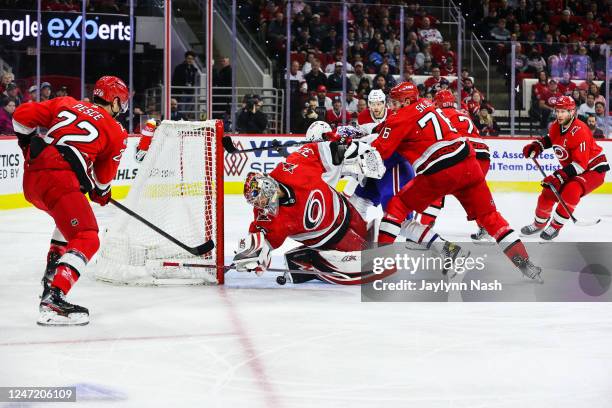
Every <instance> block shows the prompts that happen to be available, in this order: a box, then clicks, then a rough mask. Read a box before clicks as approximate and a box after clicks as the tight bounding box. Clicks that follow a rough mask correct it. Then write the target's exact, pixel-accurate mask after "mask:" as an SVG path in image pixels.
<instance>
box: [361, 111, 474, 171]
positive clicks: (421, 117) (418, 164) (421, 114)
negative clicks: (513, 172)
mask: <svg viewBox="0 0 612 408" xmlns="http://www.w3.org/2000/svg"><path fill="white" fill-rule="evenodd" d="M379 129H380V132H379V136H378V138H377V139H376V140H375V141H374V142H372V146H373V147H374V148H376V149H377V150H378V151H379V152H380V155H381V156H382V158H383V159H387V158H389V156H391V155H392V154H393V153H394V152H395V151H397V152H398V153H399V154H401V155H402V156H403V157H405V158H406V159H407V160H408V161H409V162H410V163H411V164H412V167H413V168H414V171H415V173H416V174H417V175H419V174H431V173H435V172H437V171H439V170H442V169H445V168H447V167H450V166H452V165H453V164H455V163H458V162H460V161H461V160H463V159H464V158H466V157H468V155H470V154H474V153H473V151H472V150H471V148H470V146H469V144H468V143H467V142H466V139H465V138H462V137H461V136H460V135H459V133H457V132H458V131H457V129H456V128H455V127H454V126H453V125H452V123H451V121H450V119H449V118H447V117H446V116H445V114H444V112H442V109H439V108H436V107H435V105H433V104H432V103H431V102H430V101H428V100H427V99H419V100H418V101H417V102H415V103H412V104H410V105H408V106H405V107H403V108H401V109H400V110H399V111H398V112H397V113H396V114H395V115H391V116H389V117H388V118H387V120H386V121H385V123H383V124H381V125H379Z"/></svg>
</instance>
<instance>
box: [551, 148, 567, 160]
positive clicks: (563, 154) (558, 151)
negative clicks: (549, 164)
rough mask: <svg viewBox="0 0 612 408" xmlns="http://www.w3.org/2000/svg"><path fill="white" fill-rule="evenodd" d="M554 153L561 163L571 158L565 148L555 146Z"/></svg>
mask: <svg viewBox="0 0 612 408" xmlns="http://www.w3.org/2000/svg"><path fill="white" fill-rule="evenodd" d="M553 151H554V152H555V157H557V159H559V161H563V160H567V159H568V158H569V153H568V151H567V150H566V149H565V147H563V146H559V145H553Z"/></svg>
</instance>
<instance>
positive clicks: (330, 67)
mask: <svg viewBox="0 0 612 408" xmlns="http://www.w3.org/2000/svg"><path fill="white" fill-rule="evenodd" d="M338 63H341V64H342V51H338V52H336V54H335V55H334V61H333V62H330V63H329V64H327V66H326V67H325V73H327V74H333V73H334V71H335V70H336V65H337V64H338ZM354 70H355V69H354V68H353V66H352V65H351V63H350V62H348V61H346V72H353V71H354Z"/></svg>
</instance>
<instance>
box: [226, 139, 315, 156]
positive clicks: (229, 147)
mask: <svg viewBox="0 0 612 408" xmlns="http://www.w3.org/2000/svg"><path fill="white" fill-rule="evenodd" d="M309 143H316V142H294V143H291V144H288V145H283V144H282V143H281V142H280V141H278V140H276V139H274V140H272V143H271V144H270V145H269V146H262V147H253V148H251V149H239V148H237V147H236V146H235V145H234V142H233V141H232V138H231V137H230V136H223V139H222V140H221V144H223V148H224V149H225V151H226V152H228V153H230V154H236V153H250V152H261V151H264V150H276V151H277V152H279V153H280V152H281V151H284V152H285V153H286V150H287V148H288V147H293V146H302V145H305V144H309Z"/></svg>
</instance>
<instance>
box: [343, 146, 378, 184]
mask: <svg viewBox="0 0 612 408" xmlns="http://www.w3.org/2000/svg"><path fill="white" fill-rule="evenodd" d="M344 171H346V172H347V173H349V174H356V175H357V176H359V177H360V178H361V177H367V178H374V179H381V178H382V177H383V176H384V175H385V165H384V163H383V159H382V157H381V156H380V153H379V152H378V151H377V150H376V149H375V148H373V147H372V146H370V145H369V144H366V143H362V142H353V143H351V144H350V145H348V146H347V147H346V151H345V153H344Z"/></svg>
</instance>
